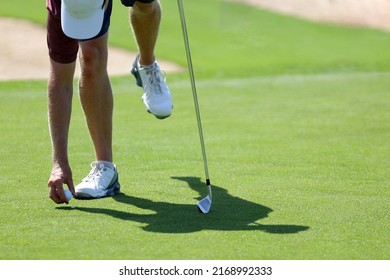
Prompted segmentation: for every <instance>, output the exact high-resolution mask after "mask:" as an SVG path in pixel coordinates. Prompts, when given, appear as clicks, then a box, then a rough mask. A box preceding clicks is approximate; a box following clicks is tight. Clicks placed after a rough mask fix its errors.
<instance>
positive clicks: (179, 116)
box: [0, 0, 390, 260]
mask: <svg viewBox="0 0 390 280" xmlns="http://www.w3.org/2000/svg"><path fill="white" fill-rule="evenodd" d="M14 2H18V1H14ZM187 2H188V3H187ZM200 2H202V4H203V5H195V4H194V3H192V2H190V1H186V2H185V4H186V7H188V11H190V12H188V16H187V17H188V25H189V32H190V40H191V46H192V48H193V60H194V63H195V65H196V75H197V78H198V79H197V86H198V93H199V101H200V107H201V112H202V120H203V125H204V133H205V141H206V148H207V152H208V159H209V169H210V176H211V180H212V183H213V190H214V202H213V208H212V211H211V212H210V213H209V214H207V215H201V214H199V213H197V209H196V202H197V201H198V200H199V198H201V197H204V196H205V195H206V187H205V185H204V183H203V181H204V175H203V174H204V171H203V164H202V157H201V152H200V145H199V140H198V134H197V130H196V120H195V114H194V108H193V103H192V96H191V89H190V86H189V81H188V78H187V76H186V74H185V73H183V74H177V75H168V83H169V86H170V88H171V91H172V92H173V95H174V104H175V108H174V114H173V115H172V116H171V117H170V118H169V119H167V120H164V121H158V120H156V119H155V118H153V117H152V116H151V115H149V114H147V113H145V110H144V108H143V105H142V103H141V102H140V95H141V92H140V89H139V88H137V87H136V86H135V85H134V83H133V81H132V79H129V77H113V78H112V86H113V90H114V94H115V114H114V121H115V123H114V152H115V162H116V164H117V166H118V169H119V172H120V182H121V185H122V191H123V193H122V194H121V195H118V196H116V197H113V198H106V199H100V200H92V201H79V200H72V201H71V205H74V206H76V208H75V209H73V210H72V209H71V208H70V206H57V205H55V204H54V203H53V202H51V200H50V199H49V198H48V197H47V187H46V185H47V179H48V175H49V172H50V168H51V165H50V151H51V147H50V138H49V133H48V128H47V113H46V93H45V92H46V81H23V82H22V81H18V82H2V83H1V84H0V123H1V125H0V134H1V138H0V139H1V142H0V144H1V145H0V158H1V164H0V174H1V175H0V186H1V188H0V211H1V212H0V217H1V231H0V259H142V260H148V259H389V257H390V254H389V252H390V241H389V238H388V232H389V231H390V224H389V221H388V217H389V214H390V213H389V212H390V210H389V209H390V207H389V198H390V189H389V184H390V173H389V170H390V163H389V158H390V145H389V139H390V122H389V118H390V111H389V108H390V99H389V98H388V95H389V88H390V71H389V70H390V65H389V61H390V59H389V58H390V54H389V51H388V48H387V46H389V40H390V36H389V34H388V33H384V32H380V31H375V30H364V29H353V28H342V27H335V26H327V25H320V24H314V23H308V22H305V21H300V20H296V19H292V18H289V17H282V16H278V15H274V14H271V13H268V12H264V11H261V10H257V9H253V8H247V7H243V6H239V5H233V4H227V3H224V2H219V1H210V0H208V1H204V0H202V1H200ZM12 3H13V2H12ZM163 4H164V12H165V13H164V15H165V16H164V20H165V21H164V26H163V28H162V35H161V37H160V39H161V41H160V44H159V50H158V51H159V54H160V56H161V57H164V58H167V59H172V60H173V61H176V62H178V63H182V64H184V62H185V54H184V50H183V43H182V38H181V33H180V26H179V21H178V15H177V8H176V6H175V1H164V2H163ZM7 5H9V6H12V5H11V3H4V1H3V2H2V3H1V4H0V11H1V13H2V14H3V13H4V11H5V10H4V9H3V8H4V7H6V6H7ZM15 5H16V4H15ZM29 5H30V4H29ZM116 6H117V9H118V8H120V5H116ZM32 10H33V9H32ZM119 10H120V9H118V11H119ZM123 10H124V9H123ZM212 10H214V11H218V12H216V13H214V14H216V15H217V16H216V17H213V16H212V15H213V13H212ZM7 11H8V12H9V11H12V9H9V10H8V9H7ZM37 11H38V10H37ZM116 11H117V10H116ZM121 12H122V11H121ZM13 15H14V16H22V15H18V14H17V11H16V10H15V12H14V14H13ZM29 17H30V19H33V18H34V17H36V18H38V17H37V16H32V15H29ZM202 18H203V20H200V19H202ZM125 21H126V19H125ZM118 22H119V19H118ZM234 22H237V24H233V23H234ZM195 23H199V24H195ZM208 24H210V25H208ZM205 26H209V27H208V28H205ZM125 28H126V29H127V28H128V27H125V26H121V27H119V26H118V25H117V24H116V22H113V30H112V35H111V38H112V39H111V40H112V42H113V44H116V45H120V44H125V43H124V41H125V40H128V41H131V37H130V36H131V35H129V34H130V33H127V35H125V33H126V32H128V31H129V30H128V29H127V31H125ZM257 28H261V31H262V32H261V31H259V30H260V29H257ZM202 30H203V31H202ZM243 30H245V32H244V31H243ZM295 32H297V33H295ZM256 34H260V35H258V36H259V37H253V36H254V35H256ZM126 36H127V37H126ZM213 38H214V39H213ZM258 38H261V40H259V39H258ZM121 40H122V41H121ZM228 40H231V41H230V42H229V43H228ZM375 40H376V41H375ZM119 41H121V42H122V43H120V42H119ZM240 42H245V43H243V44H241V43H240ZM372 42H380V43H375V44H373V43H372ZM225 44H226V45H225ZM206 46H207V47H206ZM223 46H225V47H223ZM354 47H355V48H354ZM130 48H131V46H130ZM234 50H235V51H234ZM233 54H234V55H233ZM283 54H284V55H283ZM221 65H223V67H221ZM74 103H75V104H74V107H73V116H72V123H71V131H70V139H69V140H70V142H69V153H70V162H71V165H72V168H73V175H74V180H75V181H76V182H77V181H79V180H80V179H81V178H83V177H84V176H85V175H86V174H87V173H88V172H89V166H88V165H89V163H90V162H91V161H92V160H93V157H94V153H93V149H92V144H91V140H90V138H89V135H88V131H87V128H86V125H85V121H84V116H83V113H82V110H81V108H80V106H79V100H78V98H77V97H75V98H74Z"/></svg>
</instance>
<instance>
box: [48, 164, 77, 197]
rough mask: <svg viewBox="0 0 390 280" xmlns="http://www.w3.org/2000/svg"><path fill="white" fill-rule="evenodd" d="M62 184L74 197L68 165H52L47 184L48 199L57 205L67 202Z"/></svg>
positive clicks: (70, 171)
mask: <svg viewBox="0 0 390 280" xmlns="http://www.w3.org/2000/svg"><path fill="white" fill-rule="evenodd" d="M63 184H66V185H67V186H68V188H69V190H70V192H71V193H72V195H73V196H75V195H76V193H75V190H74V185H73V179H72V170H71V169H70V166H69V164H68V163H66V164H61V163H53V167H52V170H51V174H50V178H49V182H48V183H47V185H48V186H49V197H50V198H51V200H53V201H54V202H55V203H57V204H62V203H66V204H68V203H69V201H68V200H67V199H66V196H65V193H64V187H63Z"/></svg>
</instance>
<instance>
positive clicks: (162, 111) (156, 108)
mask: <svg viewBox="0 0 390 280" xmlns="http://www.w3.org/2000/svg"><path fill="white" fill-rule="evenodd" d="M131 74H133V75H134V77H135V79H136V82H137V85H138V86H139V87H142V88H143V89H144V94H143V95H142V101H143V103H144V104H145V106H146V111H148V112H149V113H151V114H153V115H154V116H155V117H156V118H158V119H165V118H167V117H169V116H170V115H171V113H172V108H173V106H172V97H171V93H170V92H169V88H168V86H167V84H166V83H165V78H164V77H163V76H162V75H161V71H160V66H159V65H158V63H157V62H154V63H153V64H152V65H151V66H148V67H143V66H142V67H141V65H140V64H139V56H137V57H136V59H135V61H134V63H133V67H132V69H131Z"/></svg>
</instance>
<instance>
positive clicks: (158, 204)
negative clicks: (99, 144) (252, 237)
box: [75, 177, 309, 234]
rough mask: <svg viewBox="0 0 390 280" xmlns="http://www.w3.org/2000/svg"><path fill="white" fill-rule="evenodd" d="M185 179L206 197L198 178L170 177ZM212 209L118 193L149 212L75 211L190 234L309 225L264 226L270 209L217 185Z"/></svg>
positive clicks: (290, 229) (296, 229)
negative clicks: (204, 212)
mask: <svg viewBox="0 0 390 280" xmlns="http://www.w3.org/2000/svg"><path fill="white" fill-rule="evenodd" d="M172 179H174V180H180V181H184V182H186V183H187V184H188V186H189V187H190V188H191V189H193V190H194V191H197V192H198V193H199V194H200V196H199V199H200V198H202V197H204V196H206V191H207V189H206V187H205V184H204V183H202V182H201V180H200V178H198V177H172ZM212 189H213V197H215V200H214V201H213V203H212V208H211V211H210V213H208V214H200V213H198V211H197V209H196V204H195V203H194V204H176V203H170V202H164V201H152V200H149V199H144V198H139V197H133V196H129V195H127V194H125V193H120V194H117V195H115V196H113V197H112V198H113V199H114V200H116V201H117V202H119V203H123V204H128V205H132V206H135V207H138V208H140V209H145V210H148V211H151V212H152V213H148V214H135V213H130V212H126V211H119V210H114V209H103V208H91V207H77V208H76V209H75V210H77V211H83V212H88V213H95V214H104V215H109V216H111V217H114V218H117V219H121V220H124V221H134V222H138V223H141V224H143V225H142V226H141V228H143V229H144V230H145V231H148V232H160V233H190V232H197V231H202V230H221V231H234V230H237V231H253V230H258V231H263V232H266V233H271V234H292V233H298V232H301V231H305V230H308V229H309V227H308V226H301V225H288V224H276V225H265V224H260V223H259V222H258V221H259V220H261V219H263V218H266V217H268V214H269V213H270V212H272V209H270V208H268V207H266V206H263V205H260V204H257V203H253V202H250V201H247V200H244V199H242V198H239V197H235V196H232V195H230V194H229V193H228V192H227V190H225V189H224V188H221V187H219V186H215V185H213V186H212Z"/></svg>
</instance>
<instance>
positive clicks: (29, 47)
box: [0, 18, 182, 81]
mask: <svg viewBox="0 0 390 280" xmlns="http://www.w3.org/2000/svg"><path fill="white" fill-rule="evenodd" d="M0 34H2V36H0V46H1V48H0V57H1V60H0V81H4V80H23V79H46V78H47V75H48V73H49V57H48V55H47V46H46V30H45V28H42V26H40V25H36V24H32V23H31V22H29V21H23V20H15V19H9V18H0ZM135 55H136V54H135V53H131V52H128V51H126V50H123V49H119V48H113V47H110V48H109V61H108V72H109V74H110V75H123V74H129V73H130V66H131V64H132V63H133V60H134V58H135ZM159 63H160V65H161V68H162V69H163V70H164V71H165V72H174V71H182V68H181V67H180V66H178V65H176V64H174V63H170V62H167V61H159ZM78 73H79V67H78V65H77V69H76V76H78Z"/></svg>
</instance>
